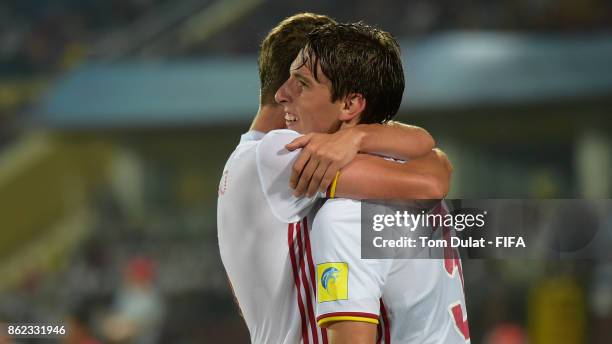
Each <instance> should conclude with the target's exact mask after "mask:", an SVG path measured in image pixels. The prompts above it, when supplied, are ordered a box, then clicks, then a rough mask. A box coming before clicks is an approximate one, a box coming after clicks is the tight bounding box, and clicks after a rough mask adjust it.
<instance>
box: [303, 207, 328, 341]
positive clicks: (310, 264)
mask: <svg viewBox="0 0 612 344" xmlns="http://www.w3.org/2000/svg"><path fill="white" fill-rule="evenodd" d="M302 222H303V224H304V237H305V239H306V258H307V259H308V267H309V268H310V286H311V287H312V295H313V296H312V299H313V302H317V287H316V283H317V282H316V281H317V280H316V278H315V268H314V263H313V259H312V248H311V246H310V234H309V233H308V217H305V218H304V219H303V220H302ZM319 330H320V331H321V337H322V339H323V344H327V329H324V328H319Z"/></svg>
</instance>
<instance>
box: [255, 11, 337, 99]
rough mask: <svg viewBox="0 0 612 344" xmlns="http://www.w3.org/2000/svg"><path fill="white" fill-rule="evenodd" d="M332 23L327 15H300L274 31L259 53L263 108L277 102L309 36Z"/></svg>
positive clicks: (284, 21)
mask: <svg viewBox="0 0 612 344" xmlns="http://www.w3.org/2000/svg"><path fill="white" fill-rule="evenodd" d="M330 23H335V21H334V20H333V19H332V18H330V17H328V16H325V15H320V14H314V13H299V14H296V15H293V16H291V17H288V18H286V19H285V20H283V21H282V22H280V23H279V24H278V25H277V26H276V27H274V28H273V29H272V30H270V32H269V33H268V35H267V36H266V38H265V39H264V40H263V42H261V47H260V50H259V59H258V62H259V82H260V86H261V88H260V90H261V92H260V96H259V97H260V98H259V101H260V103H261V105H269V104H274V103H275V101H274V94H275V93H276V91H277V90H278V89H279V88H280V87H281V85H282V84H283V83H284V82H285V81H287V79H289V67H290V66H291V63H292V62H293V60H294V59H295V57H296V56H297V54H298V52H299V51H300V49H302V48H303V47H304V45H306V34H307V33H309V32H310V31H312V30H313V29H315V28H317V27H319V26H322V25H325V24H330Z"/></svg>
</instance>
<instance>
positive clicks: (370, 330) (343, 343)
mask: <svg viewBox="0 0 612 344" xmlns="http://www.w3.org/2000/svg"><path fill="white" fill-rule="evenodd" d="M327 335H328V340H329V343H330V344H374V343H376V325H374V324H369V323H362V322H354V321H340V322H336V323H333V324H331V325H330V326H328V327H327Z"/></svg>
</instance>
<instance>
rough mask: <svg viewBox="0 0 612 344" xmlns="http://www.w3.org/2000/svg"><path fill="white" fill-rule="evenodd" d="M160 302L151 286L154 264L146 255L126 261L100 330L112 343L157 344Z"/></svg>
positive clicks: (161, 318) (160, 324) (162, 309)
mask: <svg viewBox="0 0 612 344" xmlns="http://www.w3.org/2000/svg"><path fill="white" fill-rule="evenodd" d="M164 310H165V306H164V302H163V300H162V297H161V295H160V294H159V293H158V292H157V290H156V288H155V267H154V264H153V262H152V261H151V260H150V259H149V258H145V257H136V258H133V259H132V260H130V261H129V262H128V264H127V266H126V268H125V271H124V284H123V285H122V286H121V289H120V290H119V291H118V293H117V295H116V298H115V303H114V309H113V311H112V313H111V315H110V316H109V317H108V318H107V319H106V320H105V321H104V324H103V332H104V334H105V336H106V338H107V339H108V340H109V341H110V342H112V343H135V344H152V343H157V342H158V339H159V336H160V334H161V331H162V325H163V318H164Z"/></svg>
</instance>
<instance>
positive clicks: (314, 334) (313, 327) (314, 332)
mask: <svg viewBox="0 0 612 344" xmlns="http://www.w3.org/2000/svg"><path fill="white" fill-rule="evenodd" d="M297 231H298V233H297V238H298V248H299V259H300V270H301V271H302V283H303V285H304V292H305V293H306V304H307V305H308V318H309V320H310V330H311V331H312V340H313V341H314V343H315V344H319V336H318V334H317V325H316V324H315V321H314V317H315V316H314V308H313V306H312V298H311V294H310V286H309V285H308V278H307V277H306V267H305V265H304V264H305V260H306V258H305V257H304V246H303V245H302V232H304V230H303V229H302V228H301V226H300V223H299V222H298V223H297Z"/></svg>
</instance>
